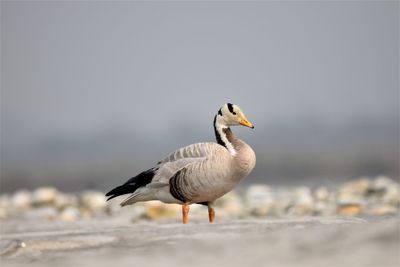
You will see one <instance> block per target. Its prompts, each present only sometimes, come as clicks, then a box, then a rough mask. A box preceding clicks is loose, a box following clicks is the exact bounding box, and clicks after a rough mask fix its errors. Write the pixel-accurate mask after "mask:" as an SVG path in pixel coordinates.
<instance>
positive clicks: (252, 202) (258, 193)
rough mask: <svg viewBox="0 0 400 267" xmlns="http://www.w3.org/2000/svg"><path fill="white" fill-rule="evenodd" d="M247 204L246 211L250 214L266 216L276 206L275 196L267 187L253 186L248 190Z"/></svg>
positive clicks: (246, 195)
mask: <svg viewBox="0 0 400 267" xmlns="http://www.w3.org/2000/svg"><path fill="white" fill-rule="evenodd" d="M245 202H246V209H247V211H248V212H249V213H250V214H252V215H255V216H265V215H267V214H268V213H269V212H270V211H271V209H272V208H273V206H274V194H273V192H272V190H271V188H270V187H268V186H266V185H261V184H256V185H251V186H249V187H248V188H247V190H246V193H245Z"/></svg>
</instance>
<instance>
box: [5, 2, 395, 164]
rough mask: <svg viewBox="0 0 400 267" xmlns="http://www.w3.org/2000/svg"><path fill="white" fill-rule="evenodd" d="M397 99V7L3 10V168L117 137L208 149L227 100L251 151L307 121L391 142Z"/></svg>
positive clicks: (34, 6) (58, 6) (71, 5)
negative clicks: (238, 112) (382, 133)
mask: <svg viewBox="0 0 400 267" xmlns="http://www.w3.org/2000/svg"><path fill="white" fill-rule="evenodd" d="M398 94H399V2H397V1H366V2H363V1H352V2H351V1H297V2H292V1H284V2H279V1H269V2H259V1H257V2H246V1H243V2H209V1H207V2H148V3H146V2H129V1H120V2H114V1H109V2H100V1H82V2H80V1H69V2H50V1H41V2H36V1H29V2H23V1H2V2H1V129H2V135H1V141H2V147H3V148H2V157H3V159H5V160H7V159H8V155H10V157H11V156H12V157H13V159H15V158H18V156H21V157H22V156H23V155H22V154H24V155H28V156H26V157H28V160H29V157H32V158H35V157H37V156H38V155H37V154H38V153H39V154H40V153H41V152H40V151H42V150H40V149H41V147H40V144H46V142H47V141H48V140H49V138H51V137H59V138H61V140H63V139H68V140H76V141H77V142H83V143H84V141H82V140H87V139H89V140H90V139H95V138H96V137H97V136H101V135H102V134H103V133H104V132H110V131H111V132H117V133H119V132H121V133H122V136H124V133H126V134H127V136H125V137H126V138H132V139H135V140H134V141H132V140H131V141H132V142H137V143H141V142H142V140H141V139H143V138H151V140H160V142H161V143H168V144H170V146H168V149H172V148H177V147H179V146H181V145H184V144H182V143H181V142H182V139H180V137H178V134H177V136H176V137H175V138H174V133H182V132H184V133H187V134H185V136H186V138H185V139H184V140H185V141H187V142H192V141H196V140H197V139H199V140H198V141H204V139H212V138H213V133H212V129H211V123H212V118H213V116H214V114H215V112H216V111H217V110H218V109H219V107H220V106H221V105H222V104H223V103H225V102H228V101H229V102H232V103H234V104H238V105H240V106H241V107H242V109H243V111H244V112H245V114H246V115H247V117H248V118H249V119H250V120H251V121H252V122H253V123H254V125H255V126H256V130H257V131H256V132H255V133H254V134H253V133H250V132H247V131H244V130H240V131H239V133H240V134H241V135H242V136H244V138H247V139H250V142H251V139H252V138H254V139H253V140H255V141H253V143H254V144H260V142H262V140H263V138H267V137H268V134H269V131H270V130H271V128H273V127H275V126H276V125H281V126H282V125H283V126H284V127H286V126H287V125H289V126H290V125H293V124H294V125H295V127H300V128H301V127H302V125H303V122H307V121H308V122H312V123H315V122H316V123H321V125H322V128H327V129H328V128H329V129H338V128H341V127H342V128H343V127H348V126H349V125H353V124H354V123H355V122H359V121H360V120H361V121H367V123H370V124H372V125H380V123H381V124H382V125H384V127H386V126H385V125H387V124H389V125H391V126H393V127H392V128H390V129H389V130H390V131H393V129H395V128H396V127H395V125H393V124H396V123H397V119H398V108H399V107H398V104H399V103H398V102H399V96H398ZM382 121H383V122H382ZM385 123H386V124H385ZM274 125H275V126H274ZM373 127H374V126H373ZM191 134H192V135H193V136H187V135H191ZM394 134H396V133H394ZM165 136H168V138H169V139H168V142H166V141H167V140H164V139H163V138H165ZM390 136H393V132H392V134H391V135H390ZM257 140H261V141H257ZM299 142H301V140H300V141H299ZM38 146H39V147H38ZM35 149H36V150H35ZM152 149H157V148H149V150H152ZM104 152H105V151H102V149H101V147H100V148H99V153H100V154H101V153H104ZM160 156H163V155H160ZM71 157H79V155H72V156H71ZM155 160H157V159H155Z"/></svg>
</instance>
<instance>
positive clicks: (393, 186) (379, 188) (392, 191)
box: [371, 176, 400, 206]
mask: <svg viewBox="0 0 400 267" xmlns="http://www.w3.org/2000/svg"><path fill="white" fill-rule="evenodd" d="M371 190H372V192H374V193H375V194H376V195H377V196H378V197H379V202H381V203H383V204H389V205H393V206H398V205H400V185H399V184H398V183H396V182H395V181H393V180H391V179H390V178H388V177H386V176H378V177H376V178H375V180H374V181H373V183H372V188H371Z"/></svg>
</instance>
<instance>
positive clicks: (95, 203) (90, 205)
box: [80, 191, 107, 212]
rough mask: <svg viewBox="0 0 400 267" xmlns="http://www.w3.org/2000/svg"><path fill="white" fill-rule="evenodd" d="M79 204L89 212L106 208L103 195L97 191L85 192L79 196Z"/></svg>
mask: <svg viewBox="0 0 400 267" xmlns="http://www.w3.org/2000/svg"><path fill="white" fill-rule="evenodd" d="M80 202H81V204H82V206H83V207H84V208H86V209H87V210H89V211H90V212H96V211H100V210H103V209H105V207H106V206H107V202H106V197H105V195H104V193H102V192H98V191H85V192H83V193H82V194H81V198H80Z"/></svg>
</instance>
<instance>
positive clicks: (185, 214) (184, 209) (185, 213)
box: [182, 203, 190, 224]
mask: <svg viewBox="0 0 400 267" xmlns="http://www.w3.org/2000/svg"><path fill="white" fill-rule="evenodd" d="M189 210H190V208H189V203H185V204H183V206H182V215H183V219H182V222H183V224H187V223H188V221H189Z"/></svg>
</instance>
